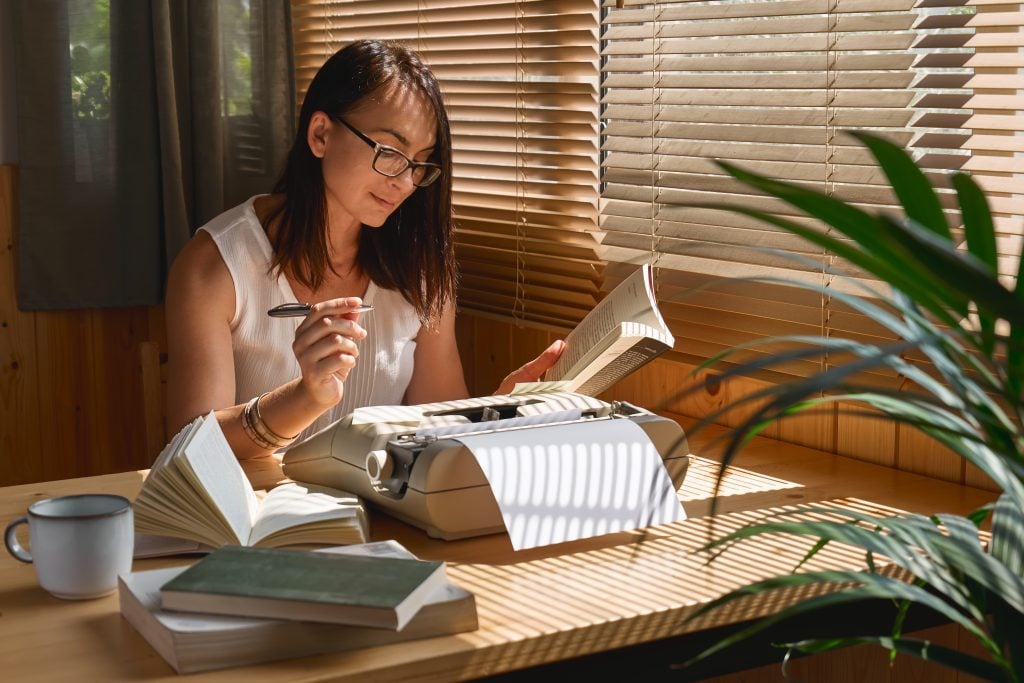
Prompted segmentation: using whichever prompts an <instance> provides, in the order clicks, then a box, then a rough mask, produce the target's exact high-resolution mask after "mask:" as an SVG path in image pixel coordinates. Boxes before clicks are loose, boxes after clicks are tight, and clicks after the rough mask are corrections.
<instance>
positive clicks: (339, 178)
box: [307, 85, 437, 227]
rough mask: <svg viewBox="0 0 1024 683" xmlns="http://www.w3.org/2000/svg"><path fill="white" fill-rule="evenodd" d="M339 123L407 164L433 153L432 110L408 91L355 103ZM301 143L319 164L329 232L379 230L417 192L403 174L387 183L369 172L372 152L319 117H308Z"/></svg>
mask: <svg viewBox="0 0 1024 683" xmlns="http://www.w3.org/2000/svg"><path fill="white" fill-rule="evenodd" d="M343 118H344V120H345V121H346V122H347V123H348V124H349V125H350V126H352V127H353V128H355V129H356V130H358V131H359V132H361V133H363V134H364V135H365V136H366V137H368V138H370V139H372V140H373V141H374V142H376V143H379V144H381V145H388V146H389V147H394V148H395V149H397V150H398V151H400V152H402V153H403V154H404V155H405V156H407V157H409V158H410V159H412V160H413V161H427V160H428V158H429V157H430V155H431V154H432V153H433V151H434V145H435V142H436V139H435V138H436V132H437V120H436V118H435V117H434V112H433V108H432V106H431V104H430V101H429V100H428V99H426V98H425V97H424V96H423V95H422V94H420V93H419V92H417V91H415V90H413V89H411V88H407V87H403V86H401V85H392V86H389V87H387V88H385V89H384V90H383V91H382V92H380V93H377V94H375V95H371V96H370V97H367V98H365V99H364V100H362V101H361V102H358V103H357V104H356V105H355V107H354V108H353V109H351V110H350V111H349V112H348V113H347V114H346V115H345V116H344V117H343ZM307 137H308V141H309V145H310V149H311V150H312V151H313V154H315V155H316V156H318V157H320V159H321V160H322V168H323V175H324V187H325V191H326V193H327V205H328V211H329V219H330V221H331V225H332V226H338V225H339V224H340V225H344V224H345V223H350V224H352V225H353V226H355V227H358V225H359V224H363V225H368V226H371V227H380V226H381V225H383V224H384V221H385V220H387V218H388V216H390V215H391V213H392V212H394V211H395V210H396V209H397V208H398V207H399V206H400V205H401V204H402V202H404V201H405V200H406V199H407V198H408V197H409V195H411V194H412V193H413V192H414V191H415V190H416V189H417V188H416V186H415V185H413V181H412V174H411V172H410V171H409V170H408V169H407V170H406V171H405V172H404V173H402V174H400V175H398V176H395V177H393V178H389V177H387V176H384V175H381V174H380V173H378V172H377V171H375V170H374V169H373V158H374V149H373V148H372V147H371V146H370V145H369V144H368V143H367V142H366V141H364V140H362V139H360V138H359V136H357V135H356V134H355V133H354V132H352V131H351V130H349V128H348V127H346V126H345V125H344V124H342V123H341V122H339V121H336V120H334V119H331V118H330V117H328V116H327V115H326V114H324V113H323V112H316V113H315V114H314V115H313V118H312V119H311V120H310V125H309V131H308V135H307Z"/></svg>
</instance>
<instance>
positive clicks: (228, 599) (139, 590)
mask: <svg viewBox="0 0 1024 683" xmlns="http://www.w3.org/2000/svg"><path fill="white" fill-rule="evenodd" d="M119 588H120V590H119V593H120V600H121V613H122V615H124V617H125V619H127V620H128V622H129V623H131V624H132V626H134V627H135V629H136V630H137V631H138V632H139V633H140V634H141V635H142V636H143V637H144V638H145V639H146V640H147V641H148V642H149V643H150V645H152V646H153V648H154V649H155V650H156V651H157V652H158V653H159V654H160V656H162V657H163V658H164V659H165V660H166V661H167V662H168V663H169V664H170V665H171V666H172V667H173V668H174V669H175V670H176V671H177V672H179V673H188V672H195V671H205V670H209V669H219V668H225V667H229V666H239V665H244V664H255V663H258V662H265V661H271V660H275V659H285V658H289V657H299V656H305V655H312V654H320V653H327V652H340V651H344V650H350V649H355V648H363V647H371V646H376V645H385V644H390V643H397V642H402V641H407V640H414V639H418V638H429V637H433V636H439V635H446V634H450V633H459V632H463V631H472V630H475V629H476V628H477V615H476V602H475V600H474V598H473V595H472V594H471V593H469V592H468V591H466V590H464V589H462V588H460V587H458V586H456V585H455V584H453V583H452V582H451V581H449V580H448V579H447V577H446V575H445V567H444V563H442V562H431V561H423V560H418V559H416V558H415V557H414V556H413V555H412V554H411V553H409V552H408V551H407V550H406V549H405V548H403V547H402V546H401V545H400V544H398V543H396V542H394V541H384V542H379V543H368V544H363V545H353V546H346V547H340V548H327V549H322V550H319V551H316V552H310V551H302V550H282V549H267V548H250V547H240V546H223V547H221V548H218V549H217V550H215V551H213V552H212V553H210V554H209V555H207V556H206V557H204V558H202V559H200V560H199V561H198V562H196V563H195V564H194V565H192V566H191V567H174V568H170V569H154V570H150V571H140V572H132V573H129V574H125V575H123V576H121V578H120V587H119Z"/></svg>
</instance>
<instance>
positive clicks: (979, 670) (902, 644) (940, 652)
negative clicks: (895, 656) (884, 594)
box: [779, 636, 1016, 682]
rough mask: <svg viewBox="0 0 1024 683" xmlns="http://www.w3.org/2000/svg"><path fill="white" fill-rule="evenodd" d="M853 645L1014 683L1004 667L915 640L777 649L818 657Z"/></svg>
mask: <svg viewBox="0 0 1024 683" xmlns="http://www.w3.org/2000/svg"><path fill="white" fill-rule="evenodd" d="M853 645H879V646H881V647H884V648H886V649H887V650H890V651H894V652H902V653H904V654H909V655H914V656H915V657H918V658H920V659H923V660H926V661H930V662H935V663H936V664H941V665H942V666H945V667H948V668H950V669H954V670H956V671H963V672H964V673H968V674H970V675H972V676H977V677H978V678H981V679H983V680H986V681H1007V682H1011V681H1015V680H1016V678H1015V677H1013V676H1012V675H1010V674H1009V673H1008V672H1007V670H1006V669H1005V668H1003V667H1000V666H997V665H995V664H993V663H992V662H988V661H985V660H984V659H980V658H978V657H974V656H972V655H968V654H965V653H963V652H960V651H959V650H954V649H952V648H948V647H945V646H944V645H938V644H936V643H933V642H931V641H928V640H921V639H918V638H889V637H886V636H854V637H848V638H828V639H821V640H804V641H800V642H796V643H783V644H780V645H779V647H786V648H792V649H793V650H796V651H798V652H802V653H804V654H818V653H820V652H828V651H831V650H837V649H839V648H843V647H850V646H853Z"/></svg>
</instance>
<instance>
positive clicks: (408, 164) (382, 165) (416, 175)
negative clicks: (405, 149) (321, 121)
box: [331, 116, 441, 187]
mask: <svg viewBox="0 0 1024 683" xmlns="http://www.w3.org/2000/svg"><path fill="white" fill-rule="evenodd" d="M331 119H333V120H334V121H337V122H338V123H340V124H341V125H343V126H345V127H346V128H348V129H349V130H350V131H352V133H353V134H355V136H356V137H357V138H359V139H360V140H362V141H363V142H365V143H366V144H367V145H369V146H370V147H372V148H373V170H374V171H376V172H377V173H380V174H381V175H383V176H387V177H389V178H394V177H396V176H400V175H402V174H403V173H405V169H407V168H411V169H412V184H413V185H415V186H416V187H426V186H427V185H430V184H431V183H433V182H434V181H435V180H437V179H438V178H440V177H441V167H440V166H438V165H437V164H431V163H426V162H422V161H413V160H412V159H410V158H409V157H407V156H405V155H404V154H402V153H401V152H399V151H398V150H397V149H395V148H394V147H389V146H388V145H382V144H380V143H379V142H377V141H376V140H374V139H373V138H371V137H370V136H368V135H366V134H365V133H363V132H361V131H359V130H357V129H356V128H354V127H353V126H352V124H350V123H349V122H348V121H346V120H345V119H343V118H341V117H338V116H331Z"/></svg>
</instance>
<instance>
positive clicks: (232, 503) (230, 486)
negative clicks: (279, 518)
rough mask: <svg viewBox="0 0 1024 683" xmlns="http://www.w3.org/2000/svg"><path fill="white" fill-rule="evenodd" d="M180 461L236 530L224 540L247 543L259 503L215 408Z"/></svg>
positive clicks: (186, 473)
mask: <svg viewBox="0 0 1024 683" xmlns="http://www.w3.org/2000/svg"><path fill="white" fill-rule="evenodd" d="M177 464H178V466H179V468H180V469H181V471H182V474H184V475H185V476H186V477H187V478H188V479H189V481H190V482H191V483H192V485H193V487H194V488H195V490H196V493H198V494H199V495H201V496H205V497H206V498H208V499H209V500H210V501H212V502H213V503H215V504H216V507H217V510H218V511H219V513H220V514H219V515H218V516H219V517H221V519H222V520H223V521H224V522H225V523H226V524H227V525H228V527H229V528H230V529H231V531H232V532H233V533H234V534H235V538H225V539H224V542H226V543H235V544H237V545H245V544H246V543H247V541H248V538H249V535H250V533H251V532H252V524H253V519H254V518H255V516H256V508H257V507H258V505H259V503H258V501H257V500H256V494H255V493H254V492H253V490H252V485H251V484H249V479H248V478H247V477H246V476H245V471H244V470H242V466H241V465H239V464H238V459H237V458H235V454H234V452H232V450H231V446H229V445H228V440H227V439H226V438H224V432H223V431H221V428H220V424H218V423H217V417H216V416H215V415H214V413H213V412H212V411H211V412H210V414H209V415H207V416H206V418H205V419H204V420H203V424H202V425H201V426H200V428H199V429H198V430H197V431H196V433H195V435H194V436H193V437H192V441H190V442H189V443H188V445H186V446H185V450H184V451H183V452H182V454H181V455H180V456H179V457H178V459H177Z"/></svg>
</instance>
